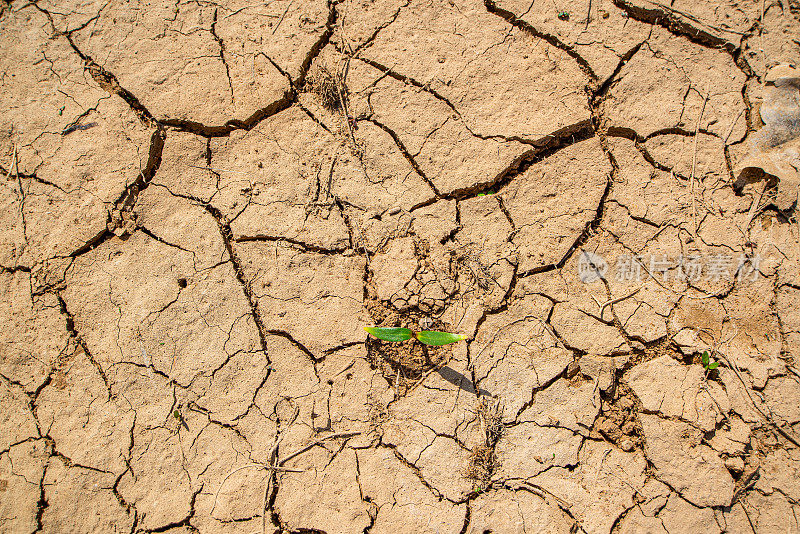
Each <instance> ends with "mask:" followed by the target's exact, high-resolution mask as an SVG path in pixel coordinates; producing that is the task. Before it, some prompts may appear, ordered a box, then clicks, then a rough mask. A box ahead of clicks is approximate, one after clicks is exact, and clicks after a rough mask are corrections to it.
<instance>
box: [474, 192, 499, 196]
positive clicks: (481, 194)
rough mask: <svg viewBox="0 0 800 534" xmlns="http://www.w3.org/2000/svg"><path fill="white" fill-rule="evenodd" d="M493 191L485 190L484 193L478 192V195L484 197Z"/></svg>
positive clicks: (492, 193)
mask: <svg viewBox="0 0 800 534" xmlns="http://www.w3.org/2000/svg"><path fill="white" fill-rule="evenodd" d="M494 193H495V192H494V191H487V192H485V193H478V196H479V197H485V196H486V195H494Z"/></svg>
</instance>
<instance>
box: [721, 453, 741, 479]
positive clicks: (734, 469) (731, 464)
mask: <svg viewBox="0 0 800 534" xmlns="http://www.w3.org/2000/svg"><path fill="white" fill-rule="evenodd" d="M725 467H727V468H728V471H730V472H731V473H733V474H734V475H738V474H739V473H741V472H742V471H744V460H742V459H741V458H739V457H738V456H732V457H730V458H725Z"/></svg>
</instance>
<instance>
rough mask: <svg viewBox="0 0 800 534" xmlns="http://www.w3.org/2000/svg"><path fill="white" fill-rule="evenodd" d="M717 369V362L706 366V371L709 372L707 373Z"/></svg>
mask: <svg viewBox="0 0 800 534" xmlns="http://www.w3.org/2000/svg"><path fill="white" fill-rule="evenodd" d="M717 367H719V362H714V363H712V364H709V366H708V370H709V371H713V370H714V369H716V368H717Z"/></svg>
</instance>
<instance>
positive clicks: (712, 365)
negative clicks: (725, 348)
mask: <svg viewBox="0 0 800 534" xmlns="http://www.w3.org/2000/svg"><path fill="white" fill-rule="evenodd" d="M700 363H702V364H703V369H705V370H706V372H710V371H713V370H714V369H716V368H717V367H719V362H718V361H712V359H711V356H710V355H709V354H708V351H707V350H706V351H703V355H702V356H700Z"/></svg>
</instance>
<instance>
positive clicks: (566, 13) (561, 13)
mask: <svg viewBox="0 0 800 534" xmlns="http://www.w3.org/2000/svg"><path fill="white" fill-rule="evenodd" d="M558 18H559V19H560V20H565V21H566V20H569V11H559V12H558Z"/></svg>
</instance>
